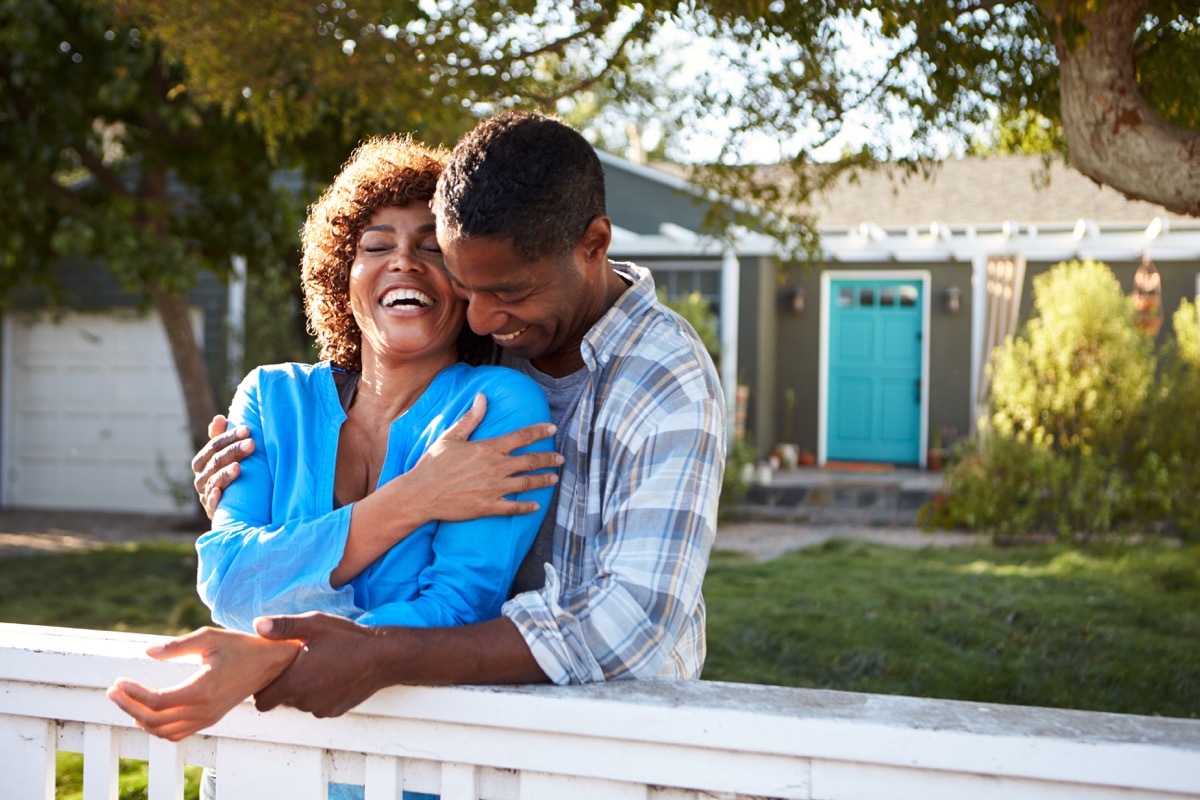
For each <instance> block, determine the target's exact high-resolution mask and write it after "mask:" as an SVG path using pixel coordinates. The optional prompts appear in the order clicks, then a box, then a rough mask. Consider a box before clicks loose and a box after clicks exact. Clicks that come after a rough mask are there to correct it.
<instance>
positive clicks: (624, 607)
mask: <svg viewBox="0 0 1200 800" xmlns="http://www.w3.org/2000/svg"><path fill="white" fill-rule="evenodd" d="M595 442H596V444H600V439H599V438H597V439H596V440H595ZM601 446H603V447H605V448H606V454H605V457H606V459H607V461H606V466H607V469H606V470H605V471H604V476H603V477H602V478H599V476H595V475H593V476H592V478H593V481H595V480H596V479H597V478H599V479H600V480H601V481H603V486H602V487H601V486H600V485H592V486H580V487H579V489H578V491H580V492H588V493H593V494H590V495H589V498H588V500H589V503H591V502H597V503H599V504H600V507H601V516H602V520H601V522H600V525H599V531H598V533H596V534H595V536H596V539H595V541H594V543H593V544H592V546H591V549H592V553H593V559H594V569H595V573H594V575H592V576H591V577H590V578H589V579H588V580H587V581H585V582H582V583H580V584H579V585H576V586H570V585H568V586H566V587H565V588H564V585H563V584H564V581H563V579H562V576H560V575H559V574H557V572H556V571H555V570H554V569H553V568H551V567H548V568H547V580H546V585H545V586H544V587H543V589H542V590H540V591H538V592H528V593H525V594H522V595H518V596H517V597H515V598H513V599H512V600H510V601H509V602H508V603H507V604H506V605H505V606H504V609H503V613H504V615H505V616H506V617H508V618H509V619H510V620H512V622H513V623H514V624H516V626H517V627H518V629H519V630H520V631H521V634H522V635H523V636H524V638H525V641H526V643H527V644H528V646H529V648H530V651H531V652H532V654H533V656H534V658H535V659H536V660H537V662H538V664H539V666H541V668H542V670H543V671H544V672H545V673H546V675H547V676H548V677H549V678H550V679H551V680H552V681H554V682H555V683H560V684H562V683H587V682H593V681H601V680H613V679H620V678H650V677H654V676H656V675H660V674H662V673H663V671H664V666H666V667H668V669H667V671H668V672H671V671H672V670H671V669H670V665H667V664H666V662H667V661H668V659H670V658H671V657H672V653H673V651H674V650H675V648H676V647H677V645H678V643H679V642H680V641H683V640H687V639H688V638H689V637H696V636H699V637H700V641H699V642H697V643H696V646H698V647H699V648H700V656H699V657H700V659H701V660H702V659H703V635H704V633H703V625H704V620H703V600H702V598H701V585H702V583H703V581H704V574H705V571H706V569H707V565H708V555H709V551H710V550H711V548H712V543H713V539H714V537H715V535H716V518H717V501H718V497H719V494H720V488H721V478H722V474H723V470H724V462H725V435H724V416H723V410H722V405H721V401H720V399H719V398H718V397H713V396H708V397H700V398H691V399H690V400H687V401H686V402H679V403H677V404H675V405H674V406H673V407H671V408H669V409H668V410H666V411H665V412H663V413H661V414H658V415H657V416H654V415H651V417H650V418H648V419H630V420H629V423H628V425H627V426H626V427H625V428H624V429H623V430H622V431H618V432H615V433H613V435H611V436H606V437H605V438H604V440H603V444H602V445H601ZM601 491H602V492H603V498H602V499H598V498H597V497H595V496H594V493H598V492H601ZM560 502H561V501H560ZM561 512H562V509H560V519H561ZM560 533H561V532H560ZM567 535H568V536H570V534H569V533H568V534H567ZM685 669H686V668H685V667H682V666H680V668H679V670H675V671H682V670H685Z"/></svg>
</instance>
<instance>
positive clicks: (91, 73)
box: [0, 0, 298, 444]
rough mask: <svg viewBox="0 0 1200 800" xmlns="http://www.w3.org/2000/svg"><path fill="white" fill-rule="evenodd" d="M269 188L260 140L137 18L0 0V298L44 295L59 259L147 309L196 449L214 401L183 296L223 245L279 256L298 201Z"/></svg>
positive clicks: (49, 2) (70, 2)
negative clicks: (88, 263) (164, 345)
mask: <svg viewBox="0 0 1200 800" xmlns="http://www.w3.org/2000/svg"><path fill="white" fill-rule="evenodd" d="M272 181H273V168H272V162H271V159H270V158H269V157H268V153H267V146H266V142H265V140H264V139H263V138H262V137H261V136H260V135H259V134H258V133H257V132H256V131H255V130H254V129H253V128H252V127H251V126H248V125H245V124H240V123H238V122H237V120H236V119H235V118H234V117H233V116H231V115H228V114H223V113H221V111H220V109H218V108H216V107H214V106H212V105H210V104H208V103H205V102H203V101H201V100H199V99H198V98H196V97H194V96H193V95H192V94H191V93H190V92H189V91H188V86H187V83H186V80H185V72H184V71H183V69H182V68H181V67H180V66H179V65H178V64H177V63H174V62H172V61H171V60H170V59H169V58H167V57H166V56H165V55H164V53H163V52H162V49H161V48H160V47H159V46H158V45H157V43H156V42H154V41H153V40H152V39H150V38H148V37H146V36H144V35H142V34H141V32H140V31H139V30H138V29H137V28H136V27H131V26H121V25H119V24H117V23H116V22H115V20H114V19H113V18H112V16H111V14H110V13H108V12H106V11H105V10H104V9H103V8H100V7H98V6H94V5H92V4H90V3H88V2H81V1H80V0H37V2H30V1H29V0H3V2H0V186H2V187H3V189H4V193H5V195H6V196H7V197H8V198H9V207H8V209H7V212H6V213H5V214H4V215H3V216H0V274H2V275H3V282H2V283H0V286H2V287H3V289H2V290H0V302H3V303H11V302H13V301H14V300H16V299H17V298H18V297H19V296H20V292H22V291H28V290H42V291H46V292H49V293H50V295H51V296H52V297H54V296H56V295H57V291H56V290H57V289H58V288H60V287H58V286H57V285H56V278H55V275H56V272H55V269H54V265H55V262H56V261H57V260H59V259H61V258H64V257H68V256H81V257H85V258H89V259H95V260H96V261H97V262H99V263H102V264H103V265H105V266H106V267H107V268H108V269H109V270H110V271H111V272H112V274H113V275H114V276H115V277H116V278H117V279H118V280H119V282H120V284H121V285H122V286H123V287H124V288H125V289H126V290H127V291H129V292H131V293H133V294H134V295H135V296H138V297H141V298H144V301H145V302H147V303H149V304H152V305H153V306H154V307H155V308H156V309H157V311H158V315H159V316H160V318H161V320H162V324H163V327H164V330H165V332H166V337H167V340H168V342H169V345H170V349H171V353H172V355H173V357H174V361H175V365H176V368H177V371H178V373H179V378H180V381H181V384H182V388H183V396H184V398H185V402H186V404H187V414H188V424H189V431H190V435H191V439H192V441H193V443H196V444H199V443H202V442H204V441H206V440H207V435H206V433H205V428H206V425H207V423H208V420H209V419H211V417H212V415H213V414H214V413H215V411H216V402H215V395H214V390H213V386H212V384H211V381H210V379H209V375H208V370H207V367H206V364H205V360H204V358H203V355H202V351H201V349H200V347H199V345H198V343H197V341H196V338H195V335H194V333H193V330H192V327H191V324H190V321H189V316H188V313H187V305H186V299H185V294H186V292H187V290H188V289H189V287H191V286H192V285H193V284H194V282H195V280H196V278H197V275H198V274H199V272H200V271H201V270H209V271H212V272H214V273H216V274H217V275H224V274H225V273H226V272H227V271H228V269H229V267H230V258H231V256H233V255H234V254H241V255H245V256H247V257H248V258H249V259H251V260H262V259H267V258H274V257H278V256H279V254H280V252H286V251H285V250H282V249H281V243H283V242H286V241H288V239H290V238H293V237H294V235H295V234H294V231H295V229H296V223H297V210H298V209H297V208H296V204H295V202H294V201H293V200H291V199H290V198H289V196H288V194H287V193H285V192H281V191H279V190H278V189H277V188H276V187H274V186H273V184H272Z"/></svg>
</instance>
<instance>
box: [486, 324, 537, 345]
mask: <svg viewBox="0 0 1200 800" xmlns="http://www.w3.org/2000/svg"><path fill="white" fill-rule="evenodd" d="M527 330H529V326H528V325H526V326H525V327H524V328H521V330H519V331H513V332H512V333H493V334H492V338H493V339H495V340H496V342H497V343H498V344H505V343H507V342H511V341H512V340H513V339H516V338H517V337H518V336H520V335H521V334H522V333H524V332H525V331H527Z"/></svg>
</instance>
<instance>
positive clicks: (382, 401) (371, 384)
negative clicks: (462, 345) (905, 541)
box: [351, 353, 456, 422]
mask: <svg viewBox="0 0 1200 800" xmlns="http://www.w3.org/2000/svg"><path fill="white" fill-rule="evenodd" d="M455 358H456V355H455V354H454V353H450V354H448V355H446V356H444V357H436V358H428V359H421V360H419V361H405V362H398V363H397V362H392V363H388V362H387V361H386V360H384V359H381V358H378V357H374V356H373V355H371V354H368V353H363V359H362V367H363V369H362V375H361V376H360V377H359V379H358V386H357V388H356V390H355V393H354V402H353V404H352V406H351V408H353V409H354V410H355V412H356V414H355V415H356V416H359V415H363V414H365V415H367V416H369V417H371V418H372V419H373V420H375V421H378V422H383V421H387V422H390V421H391V420H394V419H396V418H397V417H399V416H400V415H401V414H403V413H404V412H405V411H408V409H409V408H411V407H412V405H413V404H414V403H415V402H417V399H418V398H420V396H421V395H422V394H424V393H425V390H426V389H427V388H429V384H431V383H433V379H434V378H436V377H437V375H438V373H439V372H441V371H442V370H443V369H445V368H446V367H448V366H450V365H451V364H453V363H454V361H455Z"/></svg>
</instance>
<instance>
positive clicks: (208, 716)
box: [108, 628, 300, 742]
mask: <svg viewBox="0 0 1200 800" xmlns="http://www.w3.org/2000/svg"><path fill="white" fill-rule="evenodd" d="M299 649H300V644H299V642H293V641H285V640H278V641H271V640H268V639H260V638H259V637H257V636H252V635H250V634H248V633H238V632H236V631H227V630H222V629H220V628H201V629H200V630H198V631H193V632H192V633H189V634H187V635H186V636H181V637H180V638H178V639H173V640H171V641H169V642H167V643H166V644H162V645H154V646H153V647H150V648H149V649H147V650H146V653H147V654H148V655H150V656H152V657H154V658H157V659H159V660H165V659H171V658H176V657H178V656H182V655H189V654H193V653H196V654H199V655H200V656H201V660H202V662H203V664H204V665H203V666H202V667H201V668H200V669H199V670H198V671H197V672H196V673H195V674H194V675H192V677H190V678H188V679H187V680H186V681H184V682H183V683H180V684H177V685H175V686H169V687H167V688H166V689H151V688H149V687H146V686H143V685H142V684H140V683H137V682H136V681H132V680H129V679H128V678H119V679H117V681H116V683H114V684H113V685H112V686H110V687H109V689H108V697H109V699H110V700H112V701H113V702H114V703H116V704H117V705H118V706H120V707H121V709H122V710H123V711H125V713H127V714H129V716H131V717H133V720H134V722H136V723H137V725H138V727H139V728H142V729H143V730H145V731H147V732H149V733H151V734H153V735H155V736H159V737H161V738H163V739H170V740H171V741H173V742H177V741H179V740H180V739H183V738H184V737H187V736H190V735H192V734H193V733H195V732H197V731H199V730H203V729H204V728H207V727H209V726H210V725H214V724H216V723H217V722H218V721H219V720H220V719H221V718H222V717H224V716H225V715H226V714H227V713H228V712H229V710H230V709H231V708H233V707H234V706H236V705H237V704H238V703H240V702H242V701H243V700H245V699H246V698H247V697H249V696H250V695H251V694H253V693H254V692H256V691H258V690H259V689H261V688H262V687H264V686H266V685H267V684H268V683H270V682H271V681H272V680H273V679H274V678H275V677H276V676H277V675H279V673H280V672H281V671H282V670H283V669H284V668H285V667H287V665H288V664H290V663H291V662H292V659H293V658H295V656H296V653H297V652H298V651H299Z"/></svg>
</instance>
